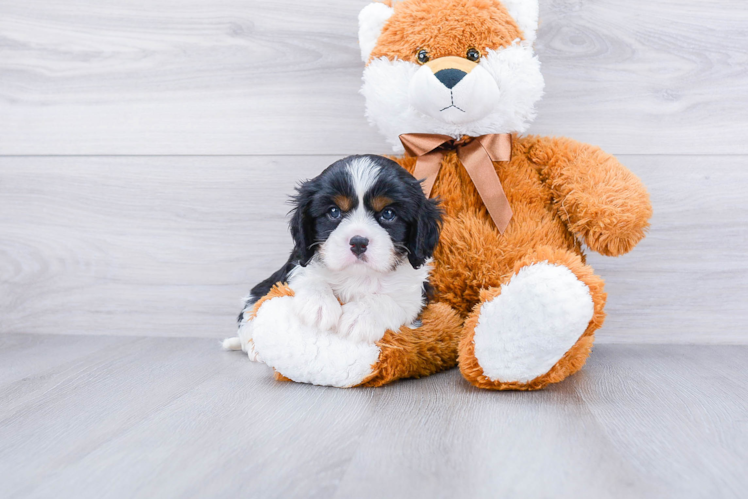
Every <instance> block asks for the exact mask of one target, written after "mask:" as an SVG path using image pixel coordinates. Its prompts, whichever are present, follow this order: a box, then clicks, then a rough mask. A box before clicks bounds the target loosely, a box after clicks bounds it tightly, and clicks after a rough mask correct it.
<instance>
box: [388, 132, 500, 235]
mask: <svg viewBox="0 0 748 500" xmlns="http://www.w3.org/2000/svg"><path fill="white" fill-rule="evenodd" d="M400 142H401V143H402V144H403V147H404V148H405V151H406V153H407V154H408V155H409V156H415V157H417V158H418V159H417V160H416V168H415V171H414V172H413V175H414V176H415V178H416V179H424V181H423V184H422V186H423V192H424V193H425V194H426V196H427V197H430V196H431V190H432V189H433V187H434V182H435V181H436V177H437V176H438V175H439V169H440V168H441V162H442V158H443V157H444V151H445V150H450V149H455V150H457V157H458V158H459V159H460V162H462V164H463V166H464V167H465V170H467V173H468V175H470V180H472V181H473V184H474V185H475V188H476V190H477V191H478V195H479V196H480V197H481V200H483V203H484V204H485V205H486V209H487V210H488V213H489V215H491V219H492V220H493V222H494V224H496V227H497V228H498V230H499V232H501V233H503V232H504V231H505V230H506V227H507V225H509V221H510V220H511V218H512V208H511V207H510V205H509V200H508V199H507V197H506V193H504V189H503V188H502V187H501V180H499V176H498V174H497V173H496V169H494V167H493V163H492V162H494V161H509V160H511V158H512V136H511V134H488V135H481V136H479V137H464V138H462V139H460V140H455V139H453V138H452V137H450V136H448V135H439V134H403V135H401V136H400Z"/></svg>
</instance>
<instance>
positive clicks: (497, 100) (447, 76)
mask: <svg viewBox="0 0 748 500" xmlns="http://www.w3.org/2000/svg"><path fill="white" fill-rule="evenodd" d="M537 23H538V2H537V0H404V1H401V2H398V3H396V4H395V6H394V7H390V6H388V5H385V4H383V3H372V4H370V5H368V6H367V7H365V8H364V9H363V10H362V11H361V14H360V15H359V25H360V26H359V42H360V45H361V52H362V57H363V59H364V61H365V62H367V67H366V70H365V71H364V84H363V87H362V89H361V92H362V94H363V95H364V97H365V98H366V115H367V117H368V119H369V121H370V122H371V123H372V124H373V125H376V126H377V127H378V128H379V129H380V131H381V132H382V133H383V134H384V135H385V138H386V139H387V140H388V141H389V142H390V143H391V144H392V145H393V146H394V149H395V151H401V148H402V146H401V145H400V143H399V141H398V136H399V135H400V134H405V133H433V134H443V135H450V136H452V137H454V138H460V137H462V136H463V135H469V136H474V137H475V136H480V135H484V134H496V133H509V132H524V131H525V130H526V129H527V127H528V126H529V124H530V122H531V120H532V119H533V118H534V117H535V103H536V102H537V101H538V100H539V99H540V97H541V96H542V94H543V86H544V82H543V76H542V75H541V73H540V63H539V62H538V59H537V57H536V56H535V55H534V53H533V49H532V42H533V41H534V39H535V31H536V29H537Z"/></svg>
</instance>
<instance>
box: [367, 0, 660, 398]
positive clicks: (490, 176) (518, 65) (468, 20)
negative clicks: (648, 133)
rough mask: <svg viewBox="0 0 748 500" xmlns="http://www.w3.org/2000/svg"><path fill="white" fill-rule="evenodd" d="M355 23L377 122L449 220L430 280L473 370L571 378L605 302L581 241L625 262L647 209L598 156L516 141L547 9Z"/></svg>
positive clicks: (534, 97) (472, 3)
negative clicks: (452, 316) (457, 322)
mask: <svg viewBox="0 0 748 500" xmlns="http://www.w3.org/2000/svg"><path fill="white" fill-rule="evenodd" d="M359 22H360V25H359V43H360V46H361V52H362V56H363V60H364V62H366V69H365V71H364V79H363V80H364V83H363V87H362V90H361V92H362V94H363V95H364V97H365V98H366V115H367V118H368V119H369V121H370V123H372V124H373V125H374V126H376V127H377V128H378V129H379V130H380V132H381V133H382V134H383V135H384V136H385V138H386V140H387V141H388V142H390V143H391V144H392V146H393V148H394V150H395V152H406V153H407V156H406V157H402V158H399V159H397V161H398V162H399V163H400V164H401V165H402V166H403V167H404V168H405V169H407V170H408V171H409V172H412V173H414V175H415V176H416V177H417V178H419V179H420V178H423V179H425V181H424V190H425V192H426V193H427V194H428V195H430V196H432V197H438V198H440V199H441V201H442V206H443V208H444V210H445V212H446V217H445V221H444V227H443V230H442V234H441V241H440V244H439V246H438V247H437V249H436V252H435V254H434V261H435V269H434V272H433V273H432V284H433V286H434V288H435V291H436V293H435V297H436V301H437V302H441V303H443V304H448V305H449V306H451V307H452V308H453V309H454V310H455V311H457V313H458V314H459V316H460V318H461V319H462V320H463V325H462V330H461V332H460V333H459V337H460V341H459V366H460V371H461V372H462V375H463V376H464V377H465V379H467V380H468V381H469V382H470V383H471V384H473V385H475V386H477V387H481V388H485V389H522V390H529V389H540V388H543V387H545V386H547V385H548V384H551V383H555V382H559V381H561V380H563V379H564V378H566V377H567V376H569V375H571V374H573V373H575V372H576V371H578V370H579V369H580V368H581V367H582V366H583V365H584V363H585V361H586V359H587V357H588V355H589V353H590V349H591V347H592V343H593V339H594V334H595V331H596V330H597V329H598V328H600V326H601V325H602V324H603V320H604V317H605V313H604V306H605V300H606V294H605V292H604V291H603V280H602V279H601V278H600V277H599V276H597V275H595V273H594V271H593V269H592V268H591V267H590V266H588V265H587V264H586V263H585V257H584V253H583V251H582V244H585V245H586V246H587V248H589V249H590V250H593V251H596V252H599V253H601V254H603V255H607V256H617V255H621V254H624V253H626V252H629V251H630V250H631V249H632V248H633V247H634V246H635V245H636V244H637V243H638V242H639V241H640V240H641V239H642V238H643V237H644V235H645V232H646V230H647V228H648V227H649V223H648V220H649V218H650V217H651V215H652V208H651V205H650V201H649V196H648V194H647V191H646V189H645V187H644V186H643V184H642V183H641V181H640V180H639V179H638V178H637V177H636V176H635V175H634V174H632V173H631V172H630V171H629V170H627V169H626V168H625V167H624V166H623V165H621V164H620V163H619V162H618V161H617V160H616V159H615V158H614V157H612V156H611V155H609V154H607V153H605V152H603V151H602V150H600V149H599V148H597V147H594V146H590V145H587V144H582V143H579V142H577V141H574V140H572V139H566V138H553V137H536V136H522V135H521V134H522V133H523V132H524V131H525V130H527V128H528V126H529V125H530V123H531V121H532V120H533V118H534V117H535V104H536V102H537V101H538V100H539V99H540V97H541V96H542V94H543V86H544V82H543V77H542V75H541V72H540V63H539V61H538V58H537V57H536V56H535V54H534V52H533V42H534V40H535V36H536V30H537V27H538V2H537V0H404V1H402V2H397V3H396V4H395V5H394V7H393V6H392V5H391V4H389V3H387V4H385V3H372V4H369V5H368V6H366V7H365V8H364V9H363V10H362V11H361V13H360V16H359ZM433 349H434V350H440V349H443V350H444V352H449V353H451V346H450V345H444V346H441V345H434V346H433Z"/></svg>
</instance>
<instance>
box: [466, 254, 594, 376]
mask: <svg viewBox="0 0 748 500" xmlns="http://www.w3.org/2000/svg"><path fill="white" fill-rule="evenodd" d="M538 262H548V263H550V264H561V265H564V266H566V267H567V268H569V269H570V270H571V271H572V272H573V273H574V274H575V275H576V276H577V278H578V279H579V280H580V281H582V282H583V283H585V284H586V285H587V287H588V288H589V289H590V295H592V301H593V304H594V313H593V315H592V319H591V320H590V323H589V325H588V326H587V330H586V331H585V332H584V333H583V334H582V336H581V337H580V339H579V340H578V341H577V343H576V344H575V345H574V346H573V347H572V348H571V349H569V351H568V352H567V353H566V354H565V355H564V356H563V357H562V358H561V360H559V361H558V363H556V364H555V365H554V366H553V368H551V369H550V370H549V371H548V372H547V373H545V374H544V375H541V376H539V377H537V378H535V379H534V380H531V381H530V382H527V383H519V382H512V381H509V382H498V381H493V380H491V379H489V378H488V377H486V376H485V375H483V369H482V368H481V367H480V365H479V364H478V360H477V359H476V358H475V342H474V340H473V338H474V336H475V327H476V326H477V325H478V317H479V315H480V310H481V305H482V304H483V303H485V302H487V301H489V300H492V299H494V298H496V297H498V296H499V295H501V288H498V287H497V288H490V289H487V290H483V291H481V294H480V295H481V296H480V304H478V305H477V306H476V307H475V308H474V309H473V311H472V312H471V313H470V315H469V316H468V318H467V320H466V321H465V330H464V336H463V337H462V339H461V340H460V371H461V372H462V375H463V376H464V377H465V378H466V379H467V380H468V381H469V382H470V383H471V384H473V385H475V386H476V387H480V388H483V389H501V390H505V389H519V390H535V389H542V388H543V387H545V386H547V385H548V384H552V383H556V382H560V381H561V380H563V379H565V378H566V377H568V376H569V375H571V374H573V373H576V372H577V371H579V369H581V368H582V366H583V365H584V363H585V361H586V360H587V356H589V354H590V350H591V348H592V342H593V340H594V335H595V330H597V329H598V328H600V327H601V326H602V324H603V322H604V321H605V312H604V311H603V308H604V306H605V299H606V294H605V292H604V291H603V288H604V282H603V280H602V279H601V278H600V277H599V276H596V275H595V274H594V271H593V270H592V268H591V267H590V266H587V265H585V264H584V263H583V262H582V258H581V256H580V255H578V254H576V253H574V252H570V251H568V250H562V249H554V248H552V247H542V248H540V249H538V250H537V251H535V252H533V253H532V254H530V255H527V256H525V257H524V258H522V259H520V260H518V261H517V262H516V263H515V264H514V273H513V274H516V273H517V272H518V271H519V270H520V269H521V268H522V267H524V266H527V265H530V264H535V263H538Z"/></svg>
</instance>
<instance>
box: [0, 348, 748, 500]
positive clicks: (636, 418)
mask: <svg viewBox="0 0 748 500" xmlns="http://www.w3.org/2000/svg"><path fill="white" fill-rule="evenodd" d="M746 359H748V346H694V345H691V346H687V345H681V346H672V345H647V346H641V345H603V346H598V347H597V348H596V349H595V352H594V353H593V355H592V358H591V360H590V362H589V363H588V364H587V366H586V367H585V369H584V370H583V371H582V372H580V373H579V374H578V375H576V376H574V377H572V378H571V379H569V380H567V381H566V382H564V383H561V384H559V385H557V386H554V387H552V388H550V389H548V390H545V391H542V392H535V393H517V392H505V393H495V392H487V391H481V390H477V389H474V388H473V387H471V386H470V385H468V384H467V383H466V382H465V381H464V380H463V379H462V378H461V377H460V374H459V372H458V371H456V370H452V371H449V372H447V373H442V374H439V375H436V376H433V377H430V378H426V379H422V380H408V381H402V382H399V383H396V384H393V385H391V386H389V387H384V388H381V389H350V390H344V389H332V388H322V387H314V386H308V385H301V384H294V383H284V382H275V381H274V380H273V379H272V377H271V374H270V370H269V369H268V368H267V367H266V366H264V365H260V364H255V363H250V362H249V361H248V360H246V358H244V357H243V356H242V355H240V354H239V353H235V352H223V351H221V350H220V349H219V346H218V343H217V341H215V340H206V339H194V338H147V337H116V336H66V335H56V336H44V335H7V336H2V337H0V442H1V443H3V446H2V448H1V449H0V496H3V497H8V496H10V497H92V496H94V497H99V496H103V497H130V496H136V497H149V496H156V497H171V496H188V497H204V496H218V497H228V496H260V497H285V496H291V497H361V496H363V497H371V496H376V497H380V496H381V497H400V496H404V497H454V496H468V497H472V496H526V497H536V496H540V497H544V496H573V497H597V496H615V497H630V496H646V497H714V496H719V497H723V496H727V497H733V496H743V497H745V496H746V495H748V476H747V475H746V471H747V470H748V366H747V365H746Z"/></svg>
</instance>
